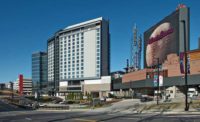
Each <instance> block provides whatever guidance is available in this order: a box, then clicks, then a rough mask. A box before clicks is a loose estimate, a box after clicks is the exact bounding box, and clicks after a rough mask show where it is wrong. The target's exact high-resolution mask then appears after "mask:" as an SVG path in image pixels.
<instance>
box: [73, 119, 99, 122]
mask: <svg viewBox="0 0 200 122" xmlns="http://www.w3.org/2000/svg"><path fill="white" fill-rule="evenodd" d="M74 120H77V121H80V122H96V120H92V119H81V118H75V119H74Z"/></svg>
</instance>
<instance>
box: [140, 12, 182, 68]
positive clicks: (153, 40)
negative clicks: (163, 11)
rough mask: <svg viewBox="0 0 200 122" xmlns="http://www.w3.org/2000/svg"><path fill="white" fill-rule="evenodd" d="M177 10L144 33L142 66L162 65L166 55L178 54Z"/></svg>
mask: <svg viewBox="0 0 200 122" xmlns="http://www.w3.org/2000/svg"><path fill="white" fill-rule="evenodd" d="M179 23H180V22H179V10H177V11H175V12H173V13H172V14H170V15H169V16H167V17H165V18H164V19H163V20H161V21H160V22H159V23H157V24H156V25H154V26H153V27H151V28H150V29H148V30H147V31H146V32H145V33H144V52H145V54H144V66H145V67H152V66H155V65H157V59H158V58H159V62H160V64H162V63H164V61H165V60H166V59H167V55H169V54H172V53H176V54H177V55H178V53H179Z"/></svg>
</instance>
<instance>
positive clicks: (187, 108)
mask: <svg viewBox="0 0 200 122" xmlns="http://www.w3.org/2000/svg"><path fill="white" fill-rule="evenodd" d="M181 22H182V23H183V31H184V53H185V111H188V110H189V106H188V94H187V92H188V81H187V72H188V70H187V69H188V68H187V46H186V45H187V43H186V28H185V20H182V21H181Z"/></svg>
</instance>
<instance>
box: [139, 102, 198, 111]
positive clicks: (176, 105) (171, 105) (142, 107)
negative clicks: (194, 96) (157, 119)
mask: <svg viewBox="0 0 200 122" xmlns="http://www.w3.org/2000/svg"><path fill="white" fill-rule="evenodd" d="M184 109H185V103H184V101H182V102H168V103H165V102H162V103H161V102H160V103H159V104H158V105H157V104H156V102H154V103H151V104H144V103H143V104H139V105H138V107H137V108H136V111H138V112H139V113H146V112H162V113H163V112H183V111H184ZM189 111H191V112H200V100H192V101H191V102H190V103H189Z"/></svg>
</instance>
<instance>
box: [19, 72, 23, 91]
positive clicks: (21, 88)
mask: <svg viewBox="0 0 200 122" xmlns="http://www.w3.org/2000/svg"><path fill="white" fill-rule="evenodd" d="M19 95H23V75H22V74H20V75H19Z"/></svg>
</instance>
